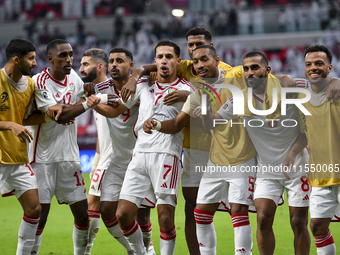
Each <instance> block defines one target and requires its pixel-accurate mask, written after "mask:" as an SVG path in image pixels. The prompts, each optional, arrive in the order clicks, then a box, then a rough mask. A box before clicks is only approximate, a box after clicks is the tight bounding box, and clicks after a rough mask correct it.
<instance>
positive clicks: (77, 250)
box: [73, 222, 89, 255]
mask: <svg viewBox="0 0 340 255" xmlns="http://www.w3.org/2000/svg"><path fill="white" fill-rule="evenodd" d="M88 237H89V225H88V224H87V225H84V226H80V225H78V224H77V223H75V222H74V227H73V249H74V255H84V254H85V250H86V245H87V240H88Z"/></svg>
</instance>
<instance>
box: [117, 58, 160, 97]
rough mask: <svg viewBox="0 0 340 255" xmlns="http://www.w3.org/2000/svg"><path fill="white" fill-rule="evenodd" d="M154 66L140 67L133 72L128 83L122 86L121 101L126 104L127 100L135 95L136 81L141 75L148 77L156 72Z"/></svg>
mask: <svg viewBox="0 0 340 255" xmlns="http://www.w3.org/2000/svg"><path fill="white" fill-rule="evenodd" d="M156 71H157V66H156V65H142V66H139V67H137V68H136V69H135V70H133V72H132V74H131V77H130V79H129V81H128V82H127V83H126V84H125V85H124V86H123V88H122V91H121V96H122V100H123V101H124V102H126V101H127V100H128V98H129V97H130V96H131V100H133V97H134V95H135V93H136V87H137V82H138V80H139V79H140V78H141V77H142V76H143V75H149V74H150V73H151V72H156Z"/></svg>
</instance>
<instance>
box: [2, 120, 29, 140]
mask: <svg viewBox="0 0 340 255" xmlns="http://www.w3.org/2000/svg"><path fill="white" fill-rule="evenodd" d="M5 130H11V131H12V133H13V134H14V135H16V136H17V137H18V138H19V140H20V142H22V143H26V141H28V142H29V143H30V142H31V141H32V140H33V136H32V132H31V131H29V130H28V129H27V128H26V127H24V126H22V125H20V124H18V123H15V122H12V121H0V131H5Z"/></svg>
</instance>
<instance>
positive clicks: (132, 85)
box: [120, 78, 137, 102]
mask: <svg viewBox="0 0 340 255" xmlns="http://www.w3.org/2000/svg"><path fill="white" fill-rule="evenodd" d="M136 88H137V81H136V80H135V79H133V78H131V79H129V81H128V82H127V83H126V84H125V85H124V86H123V88H122V91H121V92H120V94H121V96H122V100H123V101H124V102H126V101H127V100H128V99H129V97H130V96H131V100H133V97H134V96H135V93H136Z"/></svg>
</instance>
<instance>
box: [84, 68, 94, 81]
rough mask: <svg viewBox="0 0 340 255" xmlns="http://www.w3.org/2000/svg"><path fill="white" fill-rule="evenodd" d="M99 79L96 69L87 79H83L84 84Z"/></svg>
mask: <svg viewBox="0 0 340 255" xmlns="http://www.w3.org/2000/svg"><path fill="white" fill-rule="evenodd" d="M96 78H97V71H96V69H95V68H94V69H93V70H92V71H90V72H89V73H88V74H87V75H86V76H85V77H83V78H81V79H82V80H83V82H93V81H94V80H95V79H96Z"/></svg>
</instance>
